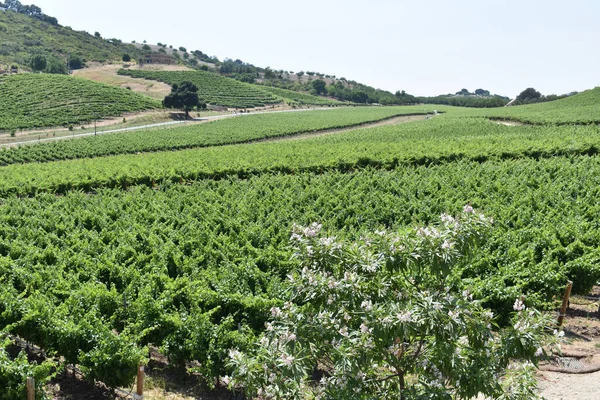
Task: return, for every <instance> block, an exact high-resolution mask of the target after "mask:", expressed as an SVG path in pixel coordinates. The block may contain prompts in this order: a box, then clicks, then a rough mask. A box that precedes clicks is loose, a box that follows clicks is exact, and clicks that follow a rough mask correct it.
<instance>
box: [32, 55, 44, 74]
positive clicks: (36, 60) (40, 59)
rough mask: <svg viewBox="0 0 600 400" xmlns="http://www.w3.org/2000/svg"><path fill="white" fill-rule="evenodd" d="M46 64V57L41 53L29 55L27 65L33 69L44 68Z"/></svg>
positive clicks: (40, 69)
mask: <svg viewBox="0 0 600 400" xmlns="http://www.w3.org/2000/svg"><path fill="white" fill-rule="evenodd" d="M46 64H47V62H46V57H45V56H44V55H42V54H36V55H34V56H33V57H31V61H30V63H29V66H30V67H31V69H32V70H34V71H43V70H45V69H46Z"/></svg>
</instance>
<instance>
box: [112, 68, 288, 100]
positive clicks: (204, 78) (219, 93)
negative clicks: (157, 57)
mask: <svg viewBox="0 0 600 400" xmlns="http://www.w3.org/2000/svg"><path fill="white" fill-rule="evenodd" d="M118 73H119V75H127V76H132V77H134V78H142V79H150V80H155V81H160V82H164V83H166V84H169V85H173V84H180V83H181V82H184V81H188V82H192V83H193V84H194V85H196V86H197V87H198V97H200V100H202V101H204V102H205V103H209V104H212V105H218V106H226V107H235V108H250V107H262V106H264V105H266V104H274V103H280V102H281V100H280V99H279V98H278V97H276V96H274V95H272V94H270V93H267V92H265V91H264V90H261V89H260V88H259V87H258V86H256V85H252V84H249V83H244V82H239V81H236V80H235V79H231V78H226V77H223V76H221V75H218V74H216V73H214V72H206V71H142V70H130V69H120V70H119V71H118Z"/></svg>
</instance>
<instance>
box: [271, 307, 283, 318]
mask: <svg viewBox="0 0 600 400" xmlns="http://www.w3.org/2000/svg"><path fill="white" fill-rule="evenodd" d="M281 315H282V312H281V309H280V308H279V307H273V308H271V316H273V317H281Z"/></svg>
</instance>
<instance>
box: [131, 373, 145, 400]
mask: <svg viewBox="0 0 600 400" xmlns="http://www.w3.org/2000/svg"><path fill="white" fill-rule="evenodd" d="M133 398H134V399H135V400H143V398H144V366H143V365H142V364H140V365H139V366H138V373H137V390H136V394H135V396H133Z"/></svg>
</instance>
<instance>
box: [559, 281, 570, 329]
mask: <svg viewBox="0 0 600 400" xmlns="http://www.w3.org/2000/svg"><path fill="white" fill-rule="evenodd" d="M572 288H573V281H567V288H566V289H565V295H564V296H563V301H562V305H561V306H560V313H559V314H558V326H559V327H560V326H562V324H563V321H564V319H565V316H566V314H567V307H568V306H569V297H570V296H571V289H572Z"/></svg>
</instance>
